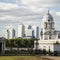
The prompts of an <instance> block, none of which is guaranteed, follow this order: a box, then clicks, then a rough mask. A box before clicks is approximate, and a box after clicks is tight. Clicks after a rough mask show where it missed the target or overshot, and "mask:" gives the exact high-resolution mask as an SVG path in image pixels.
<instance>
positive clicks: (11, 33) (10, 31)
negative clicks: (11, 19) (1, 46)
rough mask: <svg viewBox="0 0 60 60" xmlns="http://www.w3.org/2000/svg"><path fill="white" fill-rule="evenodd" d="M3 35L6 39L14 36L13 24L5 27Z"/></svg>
mask: <svg viewBox="0 0 60 60" xmlns="http://www.w3.org/2000/svg"><path fill="white" fill-rule="evenodd" d="M4 37H5V38H6V39H12V38H15V29H14V27H13V26H11V25H9V26H6V27H5V33H4Z"/></svg>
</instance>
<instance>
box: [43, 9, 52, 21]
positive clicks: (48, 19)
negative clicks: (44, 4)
mask: <svg viewBox="0 0 60 60" xmlns="http://www.w3.org/2000/svg"><path fill="white" fill-rule="evenodd" d="M43 21H44V22H47V21H53V17H52V15H51V14H50V13H49V10H48V11H47V13H46V14H45V15H44V17H43Z"/></svg>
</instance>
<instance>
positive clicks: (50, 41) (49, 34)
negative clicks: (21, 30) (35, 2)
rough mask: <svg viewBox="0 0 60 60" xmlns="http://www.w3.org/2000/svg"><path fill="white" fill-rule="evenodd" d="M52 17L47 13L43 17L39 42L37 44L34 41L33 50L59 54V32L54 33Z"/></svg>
mask: <svg viewBox="0 0 60 60" xmlns="http://www.w3.org/2000/svg"><path fill="white" fill-rule="evenodd" d="M54 24H55V22H54V19H53V16H52V15H51V14H50V13H49V11H48V12H47V13H46V14H45V15H44V16H43V19H42V25H41V33H40V40H39V41H38V44H36V41H35V45H34V47H35V49H41V50H46V51H47V52H48V51H51V52H60V31H56V30H55V27H54Z"/></svg>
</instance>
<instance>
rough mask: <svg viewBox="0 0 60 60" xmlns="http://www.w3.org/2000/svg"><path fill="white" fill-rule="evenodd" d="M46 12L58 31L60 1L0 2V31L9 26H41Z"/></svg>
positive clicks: (15, 0)
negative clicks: (52, 19) (48, 12)
mask: <svg viewBox="0 0 60 60" xmlns="http://www.w3.org/2000/svg"><path fill="white" fill-rule="evenodd" d="M47 10H49V11H50V14H51V15H52V16H53V18H54V21H55V28H56V30H60V0H0V30H1V29H2V27H4V26H5V25H9V24H12V25H16V24H20V23H23V24H25V25H38V26H41V23H42V18H43V16H44V14H46V12H47Z"/></svg>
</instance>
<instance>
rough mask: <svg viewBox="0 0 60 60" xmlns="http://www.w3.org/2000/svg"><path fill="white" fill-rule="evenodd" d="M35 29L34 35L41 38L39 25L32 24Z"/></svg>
mask: <svg viewBox="0 0 60 60" xmlns="http://www.w3.org/2000/svg"><path fill="white" fill-rule="evenodd" d="M32 28H33V30H34V37H35V38H40V28H39V26H32Z"/></svg>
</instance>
